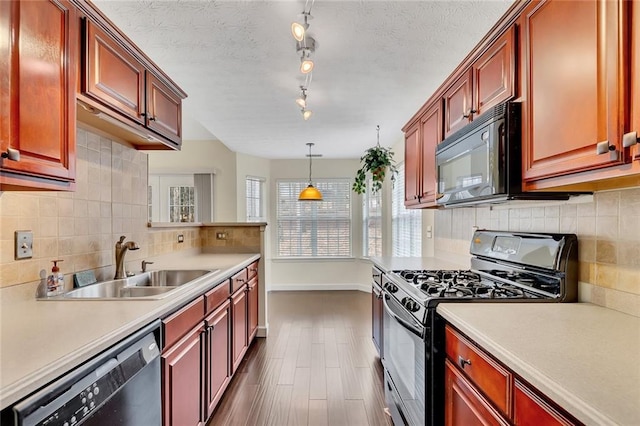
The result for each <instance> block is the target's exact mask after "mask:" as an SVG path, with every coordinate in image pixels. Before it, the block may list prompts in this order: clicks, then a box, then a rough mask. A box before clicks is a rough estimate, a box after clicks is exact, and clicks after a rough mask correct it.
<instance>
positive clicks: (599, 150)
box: [596, 141, 616, 155]
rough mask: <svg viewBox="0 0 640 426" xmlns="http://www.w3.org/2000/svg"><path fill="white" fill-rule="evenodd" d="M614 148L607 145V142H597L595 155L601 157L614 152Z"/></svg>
mask: <svg viewBox="0 0 640 426" xmlns="http://www.w3.org/2000/svg"><path fill="white" fill-rule="evenodd" d="M615 150H616V147H615V146H613V145H609V141H602V142H598V144H597V145H596V154H598V155H602V154H606V153H608V152H610V151H615Z"/></svg>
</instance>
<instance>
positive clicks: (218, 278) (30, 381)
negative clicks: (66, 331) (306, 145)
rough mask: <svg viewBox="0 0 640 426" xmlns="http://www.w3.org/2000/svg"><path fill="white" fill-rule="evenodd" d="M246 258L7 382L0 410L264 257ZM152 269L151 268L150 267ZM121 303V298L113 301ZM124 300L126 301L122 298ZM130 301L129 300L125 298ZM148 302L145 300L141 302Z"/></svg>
mask: <svg viewBox="0 0 640 426" xmlns="http://www.w3.org/2000/svg"><path fill="white" fill-rule="evenodd" d="M246 256H247V258H246V259H245V260H244V261H242V262H240V263H237V264H235V266H232V267H229V268H227V269H224V270H221V271H220V272H219V273H217V274H214V275H213V276H212V277H211V279H210V280H206V281H204V282H202V283H200V284H199V285H197V286H195V287H193V288H188V289H187V288H185V289H184V291H181V292H180V293H178V294H176V295H175V296H174V297H169V298H167V299H162V301H165V302H167V303H164V304H162V305H160V306H157V307H155V308H153V309H151V310H150V311H149V312H147V313H146V314H144V315H142V316H140V317H138V318H136V320H134V321H130V322H128V323H126V324H123V325H122V326H120V327H117V328H115V329H113V330H112V331H111V332H109V333H107V334H103V335H101V336H100V337H98V338H96V339H93V340H91V341H90V342H88V343H87V344H85V345H84V346H82V347H80V348H77V349H75V350H74V352H73V353H68V354H66V355H65V356H63V357H61V358H58V359H56V360H52V361H51V362H50V363H49V364H47V365H46V367H43V368H40V369H38V370H35V371H33V372H31V373H29V374H27V375H25V376H23V377H21V378H20V379H19V380H17V381H14V382H12V383H9V384H8V385H5V386H4V387H3V388H2V389H0V410H4V409H5V408H7V407H9V406H11V405H12V404H14V403H16V402H17V401H19V400H21V399H23V398H25V397H26V396H28V395H29V394H31V393H33V392H35V391H37V390H38V389H40V388H42V387H43V386H46V385H47V384H48V383H50V382H51V381H53V380H55V379H56V378H58V377H61V376H63V375H65V374H66V373H68V372H69V371H71V370H72V369H73V368H75V367H76V366H78V365H80V364H82V363H84V362H85V361H88V360H89V359H91V358H92V357H94V356H96V355H98V354H99V353H100V352H102V351H104V350H105V349H107V348H109V347H110V346H112V345H114V344H116V343H117V342H119V341H120V340H122V339H124V338H126V337H127V336H129V335H130V334H131V333H133V332H135V331H136V330H139V329H140V328H142V327H144V326H145V325H147V324H149V323H151V322H152V321H154V320H156V319H158V318H162V317H164V316H166V315H167V314H169V313H171V312H174V311H175V310H176V309H178V308H180V307H181V306H183V305H184V304H186V303H188V302H189V301H190V300H193V298H195V297H199V295H204V293H206V292H207V291H209V290H210V289H212V288H214V287H216V286H217V285H219V284H221V283H222V282H223V281H225V280H227V279H229V278H230V277H231V276H232V275H233V274H234V273H235V272H237V271H239V270H240V269H242V268H245V267H247V266H249V265H250V264H251V263H252V262H254V261H255V260H258V259H260V258H261V255H260V254H259V253H256V254H253V255H251V254H246ZM149 270H152V268H149ZM114 302H115V303H118V301H114ZM38 303H93V302H92V301H41V302H38ZM122 303H125V302H122ZM126 303H130V302H126ZM142 303H145V302H142Z"/></svg>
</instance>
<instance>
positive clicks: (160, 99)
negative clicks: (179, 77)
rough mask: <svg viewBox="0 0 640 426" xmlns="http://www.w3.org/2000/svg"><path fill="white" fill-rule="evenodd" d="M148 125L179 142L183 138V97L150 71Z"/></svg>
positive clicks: (148, 75) (148, 80) (148, 77)
mask: <svg viewBox="0 0 640 426" xmlns="http://www.w3.org/2000/svg"><path fill="white" fill-rule="evenodd" d="M146 125H147V127H149V128H150V129H152V130H154V131H155V132H157V133H160V134H161V135H162V136H164V137H166V138H168V139H170V140H171V141H173V142H175V143H177V144H179V143H180V141H181V140H182V99H180V97H179V96H177V95H176V94H175V93H174V92H173V91H172V90H171V89H170V88H169V87H168V86H167V85H166V84H164V83H163V82H162V81H161V80H160V79H158V78H157V77H155V76H154V75H153V74H151V73H149V72H148V73H147V123H146Z"/></svg>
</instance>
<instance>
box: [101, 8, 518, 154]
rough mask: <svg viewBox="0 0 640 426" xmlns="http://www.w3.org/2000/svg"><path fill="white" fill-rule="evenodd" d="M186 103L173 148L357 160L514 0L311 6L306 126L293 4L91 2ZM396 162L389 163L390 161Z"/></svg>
mask: <svg viewBox="0 0 640 426" xmlns="http://www.w3.org/2000/svg"><path fill="white" fill-rule="evenodd" d="M94 3H95V4H96V5H97V6H98V7H99V8H100V9H101V10H102V11H103V12H104V13H105V14H106V15H107V16H108V17H109V18H110V19H111V20H112V21H113V22H114V23H115V24H116V25H117V26H118V27H119V28H120V29H121V30H122V31H123V32H124V33H125V34H127V36H129V38H131V39H132V40H133V41H134V42H135V43H136V44H137V45H138V46H139V47H140V48H141V49H142V50H143V51H144V52H146V53H147V54H148V56H149V57H150V58H151V59H152V60H153V61H154V62H156V63H157V64H158V65H159V66H160V67H161V68H162V69H163V70H164V71H166V72H167V74H168V75H169V76H171V78H172V79H173V80H175V81H176V83H178V85H180V86H181V87H182V88H183V89H184V90H185V91H186V92H187V93H188V95H189V97H188V98H187V99H186V100H185V101H184V106H183V138H184V139H185V140H204V139H212V138H216V139H219V140H220V141H222V142H223V143H224V144H225V145H226V146H227V147H228V148H229V149H231V150H233V151H236V152H241V153H246V154H251V155H255V156H259V157H264V158H281V159H286V158H304V155H305V153H306V152H307V150H308V148H307V147H306V146H305V143H307V142H314V143H315V144H316V146H315V147H314V148H313V152H314V153H318V154H323V156H324V157H325V158H358V157H360V155H361V154H362V152H363V151H364V150H365V149H366V148H368V147H370V146H372V145H374V144H375V142H376V130H375V129H376V125H378V124H379V125H380V127H381V131H380V142H381V144H382V145H385V146H391V145H392V144H394V143H395V142H397V141H399V140H401V139H402V132H401V130H400V129H401V127H402V126H403V125H404V124H405V123H406V122H407V121H408V120H409V118H411V116H412V115H413V114H414V113H415V112H416V111H417V110H418V109H419V108H420V107H421V106H422V104H423V103H424V102H425V101H426V100H427V98H428V97H429V96H430V95H431V93H433V91H434V90H435V89H436V88H437V87H438V86H439V85H440V84H441V83H442V82H443V81H444V79H445V78H446V77H447V76H448V75H449V74H450V73H451V71H453V69H454V68H455V67H456V66H457V65H458V63H459V62H460V61H461V60H462V59H463V58H464V57H465V56H466V55H467V54H468V53H469V51H470V50H471V49H472V48H473V47H474V46H475V45H476V44H477V43H478V41H480V39H481V38H482V37H483V36H484V34H485V33H486V32H487V31H488V30H489V29H490V28H491V27H492V26H493V24H494V23H495V22H497V20H498V19H499V17H500V16H501V15H502V14H503V13H504V12H505V11H506V10H507V9H508V7H509V6H510V5H511V3H512V0H473V1H457V0H455V1H454V0H450V1H369V0H359V1H355V0H354V1H329V0H317V1H315V3H314V4H313V7H312V10H311V15H312V16H313V19H312V20H311V21H310V28H309V33H310V34H311V35H312V36H314V37H315V39H316V40H317V43H318V49H317V50H316V52H315V53H314V54H313V55H312V59H313V60H314V61H315V68H314V71H313V79H312V82H311V84H310V87H309V90H308V92H307V94H308V98H307V102H308V108H309V109H311V110H312V111H313V112H314V114H313V116H312V117H311V119H310V120H308V121H304V120H303V119H302V116H301V114H300V110H299V108H298V106H297V105H296V104H295V103H294V100H295V99H296V97H297V96H298V94H299V86H300V84H302V82H303V81H304V77H303V75H302V74H301V73H300V72H299V65H300V59H299V56H298V54H297V53H296V49H295V41H294V39H293V38H292V36H291V33H290V25H291V22H292V21H294V20H296V19H298V16H299V14H300V13H301V12H302V10H303V9H304V7H305V3H304V2H301V1H251V0H237V1H220V0H213V1H176V0H172V1H158V0H136V1H123V0H95V1H94ZM396 160H398V159H396Z"/></svg>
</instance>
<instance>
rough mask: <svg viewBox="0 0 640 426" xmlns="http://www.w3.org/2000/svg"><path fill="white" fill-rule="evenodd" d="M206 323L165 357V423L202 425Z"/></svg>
mask: <svg viewBox="0 0 640 426" xmlns="http://www.w3.org/2000/svg"><path fill="white" fill-rule="evenodd" d="M203 331H204V326H203V323H199V324H198V325H197V326H196V327H194V328H193V329H192V330H191V331H190V332H189V333H188V334H187V335H186V336H185V337H184V338H182V339H181V340H180V341H179V342H178V343H176V344H175V345H173V346H172V347H171V348H169V349H168V350H166V351H165V352H164V353H163V354H162V356H161V364H162V424H163V426H172V425H173V426H199V425H202V424H204V422H203V419H202V417H203V416H202V403H201V401H202V400H203V397H202V396H203V389H202V368H201V367H202V363H203V360H204V345H203V344H202V334H203Z"/></svg>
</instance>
